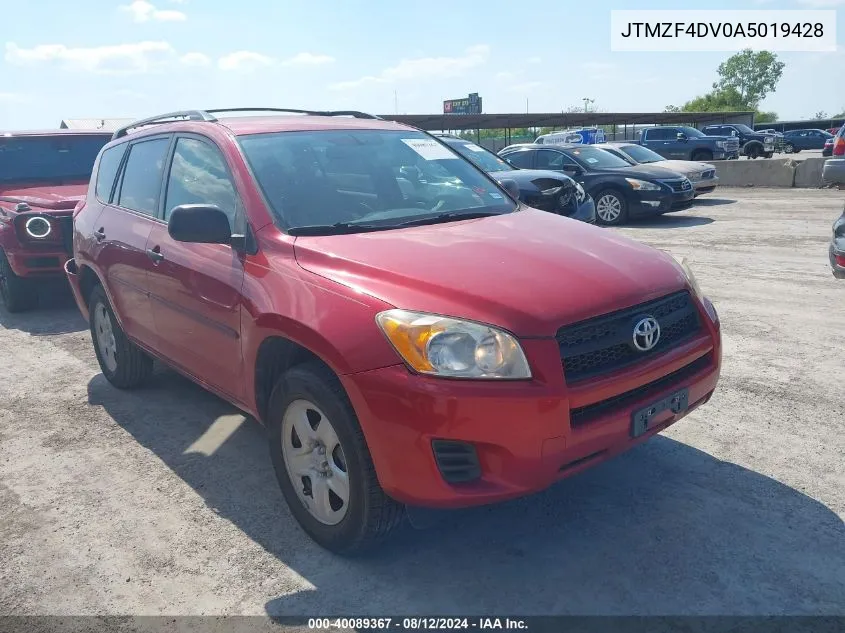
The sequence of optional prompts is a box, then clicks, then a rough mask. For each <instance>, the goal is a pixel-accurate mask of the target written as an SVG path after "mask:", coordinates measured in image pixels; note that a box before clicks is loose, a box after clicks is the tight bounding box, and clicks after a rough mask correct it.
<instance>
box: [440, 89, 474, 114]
mask: <svg viewBox="0 0 845 633" xmlns="http://www.w3.org/2000/svg"><path fill="white" fill-rule="evenodd" d="M443 114H481V97H479V96H478V93H477V92H473V93H472V94H469V95H467V97H466V98H464V99H448V100H446V101H444V102H443Z"/></svg>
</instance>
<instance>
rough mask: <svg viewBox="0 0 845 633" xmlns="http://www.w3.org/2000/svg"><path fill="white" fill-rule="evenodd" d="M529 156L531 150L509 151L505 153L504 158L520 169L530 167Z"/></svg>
mask: <svg viewBox="0 0 845 633" xmlns="http://www.w3.org/2000/svg"><path fill="white" fill-rule="evenodd" d="M531 156H532V152H511V153H510V154H507V155H506V156H505V158H506V159H507V161H508V162H509V163H510V164H511V165H513V166H514V167H519V168H520V169H531Z"/></svg>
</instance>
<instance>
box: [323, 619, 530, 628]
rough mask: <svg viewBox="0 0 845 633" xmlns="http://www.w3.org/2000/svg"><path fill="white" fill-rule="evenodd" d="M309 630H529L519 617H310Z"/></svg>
mask: <svg viewBox="0 0 845 633" xmlns="http://www.w3.org/2000/svg"><path fill="white" fill-rule="evenodd" d="M308 628H309V629H317V630H331V629H339V630H348V629H354V630H358V631H360V630H366V629H372V630H399V631H448V630H472V629H477V630H482V631H484V630H527V628H528V625H527V624H526V623H525V620H521V619H519V618H438V617H429V618H427V617H410V618H310V619H309V620H308Z"/></svg>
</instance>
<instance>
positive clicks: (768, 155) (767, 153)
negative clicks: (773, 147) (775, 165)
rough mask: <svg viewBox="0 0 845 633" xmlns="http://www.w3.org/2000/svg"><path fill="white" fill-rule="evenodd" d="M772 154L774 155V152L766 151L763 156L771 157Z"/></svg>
mask: <svg viewBox="0 0 845 633" xmlns="http://www.w3.org/2000/svg"><path fill="white" fill-rule="evenodd" d="M774 155H775V153H774V152H766V153H765V154H763V158H771V157H772V156H774Z"/></svg>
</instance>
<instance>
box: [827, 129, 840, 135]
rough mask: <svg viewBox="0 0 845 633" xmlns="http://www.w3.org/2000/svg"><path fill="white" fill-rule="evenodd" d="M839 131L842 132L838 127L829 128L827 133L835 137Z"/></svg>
mask: <svg viewBox="0 0 845 633" xmlns="http://www.w3.org/2000/svg"><path fill="white" fill-rule="evenodd" d="M839 130H840V128H838V127H829V128H827V130H825V131H826V132H827V133H828V134H834V135H835V134H836V133H837V132H838V131H839Z"/></svg>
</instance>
